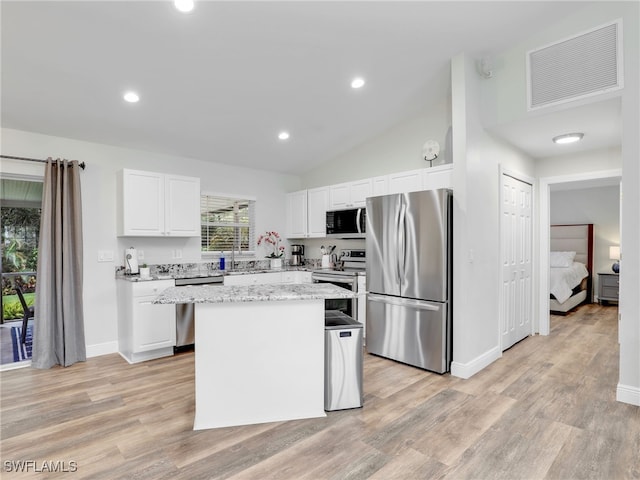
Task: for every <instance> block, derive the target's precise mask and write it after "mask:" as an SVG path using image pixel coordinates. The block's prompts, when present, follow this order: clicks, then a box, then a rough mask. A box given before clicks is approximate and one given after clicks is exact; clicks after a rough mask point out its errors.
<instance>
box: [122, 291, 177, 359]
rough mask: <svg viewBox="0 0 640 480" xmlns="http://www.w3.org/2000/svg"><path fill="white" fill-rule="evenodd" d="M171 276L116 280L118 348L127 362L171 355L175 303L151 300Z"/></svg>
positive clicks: (174, 323) (173, 336)
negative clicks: (160, 278)
mask: <svg viewBox="0 0 640 480" xmlns="http://www.w3.org/2000/svg"><path fill="white" fill-rule="evenodd" d="M174 285H175V283H174V281H173V280H157V281H149V282H128V281H125V280H120V281H118V350H119V352H120V355H122V356H123V357H124V358H125V359H126V360H127V361H128V362H129V363H137V362H142V361H145V360H151V359H154V358H160V357H165V356H168V355H173V347H174V345H175V344H176V306H175V305H156V304H154V303H153V300H155V298H156V297H157V296H158V295H159V294H160V293H161V292H162V291H163V290H165V289H167V288H169V287H173V286H174Z"/></svg>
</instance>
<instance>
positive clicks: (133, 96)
mask: <svg viewBox="0 0 640 480" xmlns="http://www.w3.org/2000/svg"><path fill="white" fill-rule="evenodd" d="M123 98H124V99H125V101H127V102H129V103H136V102H137V101H139V100H140V97H139V96H138V94H137V93H136V92H127V93H125V94H124V96H123Z"/></svg>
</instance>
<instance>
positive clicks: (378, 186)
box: [371, 175, 389, 197]
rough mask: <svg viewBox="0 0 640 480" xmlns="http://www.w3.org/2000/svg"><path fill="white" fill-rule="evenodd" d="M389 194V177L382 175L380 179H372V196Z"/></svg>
mask: <svg viewBox="0 0 640 480" xmlns="http://www.w3.org/2000/svg"><path fill="white" fill-rule="evenodd" d="M387 193H389V177H388V176H387V175H382V176H380V177H374V178H373V179H372V185H371V195H372V196H374V197H375V196H378V195H386V194H387Z"/></svg>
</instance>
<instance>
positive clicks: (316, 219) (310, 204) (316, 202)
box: [307, 187, 329, 238]
mask: <svg viewBox="0 0 640 480" xmlns="http://www.w3.org/2000/svg"><path fill="white" fill-rule="evenodd" d="M328 204H329V189H328V188H327V187H319V188H310V189H309V190H307V237H309V238H313V237H316V238H322V237H326V236H327V206H328Z"/></svg>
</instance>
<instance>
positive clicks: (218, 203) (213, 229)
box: [200, 194, 256, 254]
mask: <svg viewBox="0 0 640 480" xmlns="http://www.w3.org/2000/svg"><path fill="white" fill-rule="evenodd" d="M255 203H256V202H255V200H249V199H243V198H233V197H223V196H219V195H207V194H204V195H201V197H200V225H201V231H202V232H201V242H202V244H201V251H202V253H203V254H207V253H210V254H213V253H219V252H230V251H231V250H232V249H233V250H234V251H235V252H237V253H253V252H254V250H255Z"/></svg>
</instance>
